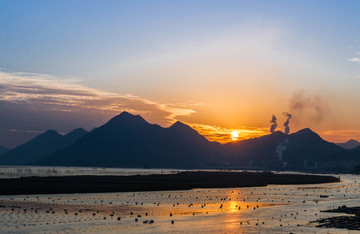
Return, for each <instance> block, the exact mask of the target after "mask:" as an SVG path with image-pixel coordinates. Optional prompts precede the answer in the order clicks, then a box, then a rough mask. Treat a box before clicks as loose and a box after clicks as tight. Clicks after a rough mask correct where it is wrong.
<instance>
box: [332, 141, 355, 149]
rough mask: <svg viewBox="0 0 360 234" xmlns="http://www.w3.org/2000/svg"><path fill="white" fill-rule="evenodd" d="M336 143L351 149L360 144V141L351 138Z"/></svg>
mask: <svg viewBox="0 0 360 234" xmlns="http://www.w3.org/2000/svg"><path fill="white" fill-rule="evenodd" d="M336 145H338V146H340V147H342V148H344V149H348V150H350V149H354V148H356V147H358V146H360V142H358V141H357V140H353V139H351V140H348V141H347V142H345V143H336Z"/></svg>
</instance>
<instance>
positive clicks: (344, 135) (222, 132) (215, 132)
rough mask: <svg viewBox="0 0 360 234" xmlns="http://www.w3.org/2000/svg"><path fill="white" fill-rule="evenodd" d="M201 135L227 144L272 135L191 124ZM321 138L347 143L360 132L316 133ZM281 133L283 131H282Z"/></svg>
mask: <svg viewBox="0 0 360 234" xmlns="http://www.w3.org/2000/svg"><path fill="white" fill-rule="evenodd" d="M189 125H190V126H191V127H192V128H194V129H195V130H196V131H197V132H199V133H200V134H201V135H203V136H204V137H206V139H208V140H209V141H217V142H219V143H222V144H225V143H229V142H234V141H241V140H246V139H252V138H256V137H261V136H264V135H268V134H270V132H269V128H265V127H264V128H255V127H246V126H242V127H241V128H237V129H227V128H223V127H218V126H211V125H204V124H189ZM298 130H300V129H296V130H294V131H293V132H291V133H294V132H297V131H298ZM312 130H313V131H314V132H316V133H318V134H319V135H320V137H321V138H323V139H324V140H326V141H329V142H334V143H342V142H346V141H348V140H350V139H354V140H359V139H360V130H334V131H316V130H315V129H312ZM280 131H281V130H280Z"/></svg>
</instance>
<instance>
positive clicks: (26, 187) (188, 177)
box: [0, 171, 340, 195]
mask: <svg viewBox="0 0 360 234" xmlns="http://www.w3.org/2000/svg"><path fill="white" fill-rule="evenodd" d="M339 181H340V179H339V178H337V177H334V176H325V175H324V176H322V175H300V174H275V173H271V172H205V171H198V172H180V173H177V174H154V175H135V176H58V177H55V176H51V177H23V178H16V179H0V188H1V189H0V195H20V194H61V193H102V192H138V191H166V190H189V189H196V188H236V187H258V186H266V185H270V184H278V185H285V184H318V183H331V182H339Z"/></svg>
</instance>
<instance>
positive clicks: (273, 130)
mask: <svg viewBox="0 0 360 234" xmlns="http://www.w3.org/2000/svg"><path fill="white" fill-rule="evenodd" d="M276 120H277V119H276V116H275V115H273V116H272V118H271V120H270V123H272V124H271V127H270V132H271V133H274V132H275V130H276V128H277V123H276Z"/></svg>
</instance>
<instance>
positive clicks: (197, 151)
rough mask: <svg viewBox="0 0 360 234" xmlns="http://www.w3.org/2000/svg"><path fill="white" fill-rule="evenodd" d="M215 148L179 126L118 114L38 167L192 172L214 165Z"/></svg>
mask: <svg viewBox="0 0 360 234" xmlns="http://www.w3.org/2000/svg"><path fill="white" fill-rule="evenodd" d="M219 145H220V144H216V143H211V142H209V141H208V140H207V139H206V138H205V137H203V136H201V135H200V134H199V133H198V132H197V131H195V130H194V129H192V128H191V127H189V126H187V125H186V124H183V123H181V122H176V123H175V124H173V125H172V126H171V127H169V128H163V127H161V126H159V125H157V124H150V123H148V122H146V121H145V120H144V119H143V118H142V117H141V116H139V115H132V114H130V113H128V112H122V113H121V114H120V115H118V116H115V117H114V118H112V119H111V120H110V121H108V122H107V123H106V124H104V125H103V126H101V127H99V128H96V129H94V130H93V131H91V132H89V133H88V134H87V135H85V136H84V137H83V138H81V139H80V140H78V141H77V142H75V143H74V144H72V145H70V146H68V147H66V148H64V149H63V150H60V151H58V152H56V153H55V154H53V155H52V156H51V157H49V158H46V159H43V160H40V161H39V164H40V165H63V166H109V167H114V166H116V167H144V166H146V167H176V168H196V167H201V166H202V165H204V163H211V162H213V161H216V154H217V151H216V150H215V148H216V147H218V146H219Z"/></svg>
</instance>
